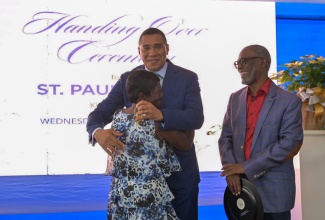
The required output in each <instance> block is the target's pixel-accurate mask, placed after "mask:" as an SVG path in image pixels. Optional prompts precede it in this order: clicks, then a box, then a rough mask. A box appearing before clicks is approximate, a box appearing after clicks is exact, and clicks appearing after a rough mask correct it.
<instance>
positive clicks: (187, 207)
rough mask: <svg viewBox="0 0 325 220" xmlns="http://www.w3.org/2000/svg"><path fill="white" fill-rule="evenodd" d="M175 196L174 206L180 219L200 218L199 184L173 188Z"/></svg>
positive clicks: (193, 219) (196, 219)
mask: <svg viewBox="0 0 325 220" xmlns="http://www.w3.org/2000/svg"><path fill="white" fill-rule="evenodd" d="M171 191H172V193H173V194H174V196H175V198H174V199H173V200H172V204H173V207H174V209H175V211H176V214H177V216H178V217H179V219H180V220H198V219H199V212H198V196H199V186H198V185H195V186H191V187H187V188H184V189H171Z"/></svg>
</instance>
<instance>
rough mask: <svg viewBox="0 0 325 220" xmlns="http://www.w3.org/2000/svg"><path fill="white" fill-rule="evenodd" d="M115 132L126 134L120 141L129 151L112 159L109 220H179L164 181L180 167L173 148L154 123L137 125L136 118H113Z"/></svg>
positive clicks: (118, 113)
mask: <svg viewBox="0 0 325 220" xmlns="http://www.w3.org/2000/svg"><path fill="white" fill-rule="evenodd" d="M112 128H114V129H115V130H116V131H118V132H120V133H123V134H124V136H123V137H119V139H120V140H121V141H122V142H123V143H125V146H126V150H125V151H124V152H122V154H121V155H117V154H115V155H114V156H113V157H112V158H109V160H110V161H109V163H108V173H107V174H109V175H112V181H111V186H110V192H109V200H108V216H107V217H108V219H109V220H116V219H118V220H133V219H134V220H135V219H136V220H140V219H141V220H158V219H159V220H172V219H178V217H177V216H176V213H175V210H174V208H173V207H172V204H171V201H172V200H173V198H174V196H173V194H172V192H171V191H170V189H169V187H168V185H167V183H166V179H165V178H167V177H168V176H170V175H171V172H175V171H180V170H181V166H180V164H179V161H178V159H177V157H176V155H175V153H174V152H173V149H172V146H170V145H168V144H167V143H166V142H165V141H164V140H161V139H159V138H158V137H157V135H156V133H155V125H154V121H152V120H143V121H140V122H138V123H137V122H135V120H134V114H126V113H124V112H123V111H121V110H119V111H117V112H116V113H115V114H114V116H113V122H112Z"/></svg>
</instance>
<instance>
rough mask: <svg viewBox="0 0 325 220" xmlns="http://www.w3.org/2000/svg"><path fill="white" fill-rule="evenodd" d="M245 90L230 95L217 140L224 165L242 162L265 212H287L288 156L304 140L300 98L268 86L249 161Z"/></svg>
mask: <svg viewBox="0 0 325 220" xmlns="http://www.w3.org/2000/svg"><path fill="white" fill-rule="evenodd" d="M246 100H247V87H245V88H243V89H241V90H239V91H237V92H235V93H233V94H231V96H230V99H229V103H228V107H227V112H226V114H225V118H224V122H223V127H222V132H221V135H220V139H219V151H220V157H221V162H222V164H223V165H225V164H229V163H242V164H243V167H244V170H245V174H246V176H247V177H248V179H249V180H251V181H252V182H253V183H254V185H255V186H256V187H257V189H258V191H259V192H260V194H261V197H262V201H263V205H264V211H265V212H268V213H275V212H284V211H289V210H291V209H292V208H293V207H294V202H295V193H296V188H295V172H294V166H293V159H292V157H291V158H288V155H289V154H290V153H291V152H293V151H295V150H299V149H300V148H299V147H300V146H301V144H302V141H303V130H302V115H301V106H302V101H301V99H300V98H299V97H298V96H296V95H294V94H291V93H289V92H287V91H285V90H283V89H281V88H279V87H278V86H277V85H275V83H273V82H272V83H271V87H270V90H269V93H268V94H267V96H266V99H265V102H264V104H263V107H262V109H261V112H260V115H259V118H258V121H257V124H256V127H255V131H254V137H253V142H252V151H251V159H249V160H247V161H245V159H244V150H243V146H244V141H245V130H246Z"/></svg>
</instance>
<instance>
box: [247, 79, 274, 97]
mask: <svg viewBox="0 0 325 220" xmlns="http://www.w3.org/2000/svg"><path fill="white" fill-rule="evenodd" d="M270 87H271V79H270V78H268V79H267V80H266V81H265V83H264V84H263V86H262V87H261V88H260V89H259V90H258V92H260V91H263V92H264V93H265V94H268V93H269V90H270ZM246 91H247V94H249V89H248V86H247V88H246Z"/></svg>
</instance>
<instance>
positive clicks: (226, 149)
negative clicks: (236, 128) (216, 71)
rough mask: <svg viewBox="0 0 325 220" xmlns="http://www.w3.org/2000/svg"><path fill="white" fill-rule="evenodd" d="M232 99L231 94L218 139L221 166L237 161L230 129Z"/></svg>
mask: <svg viewBox="0 0 325 220" xmlns="http://www.w3.org/2000/svg"><path fill="white" fill-rule="evenodd" d="M232 99H233V94H231V96H230V98H229V101H228V105H227V111H226V113H225V116H224V119H223V123H222V130H221V134H220V138H219V140H218V145H219V154H220V159H221V163H222V165H225V164H230V163H237V162H238V161H237V160H236V159H235V156H234V152H233V129H232V121H231V120H232V117H231V115H232V110H233V108H232V107H231V103H232Z"/></svg>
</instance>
